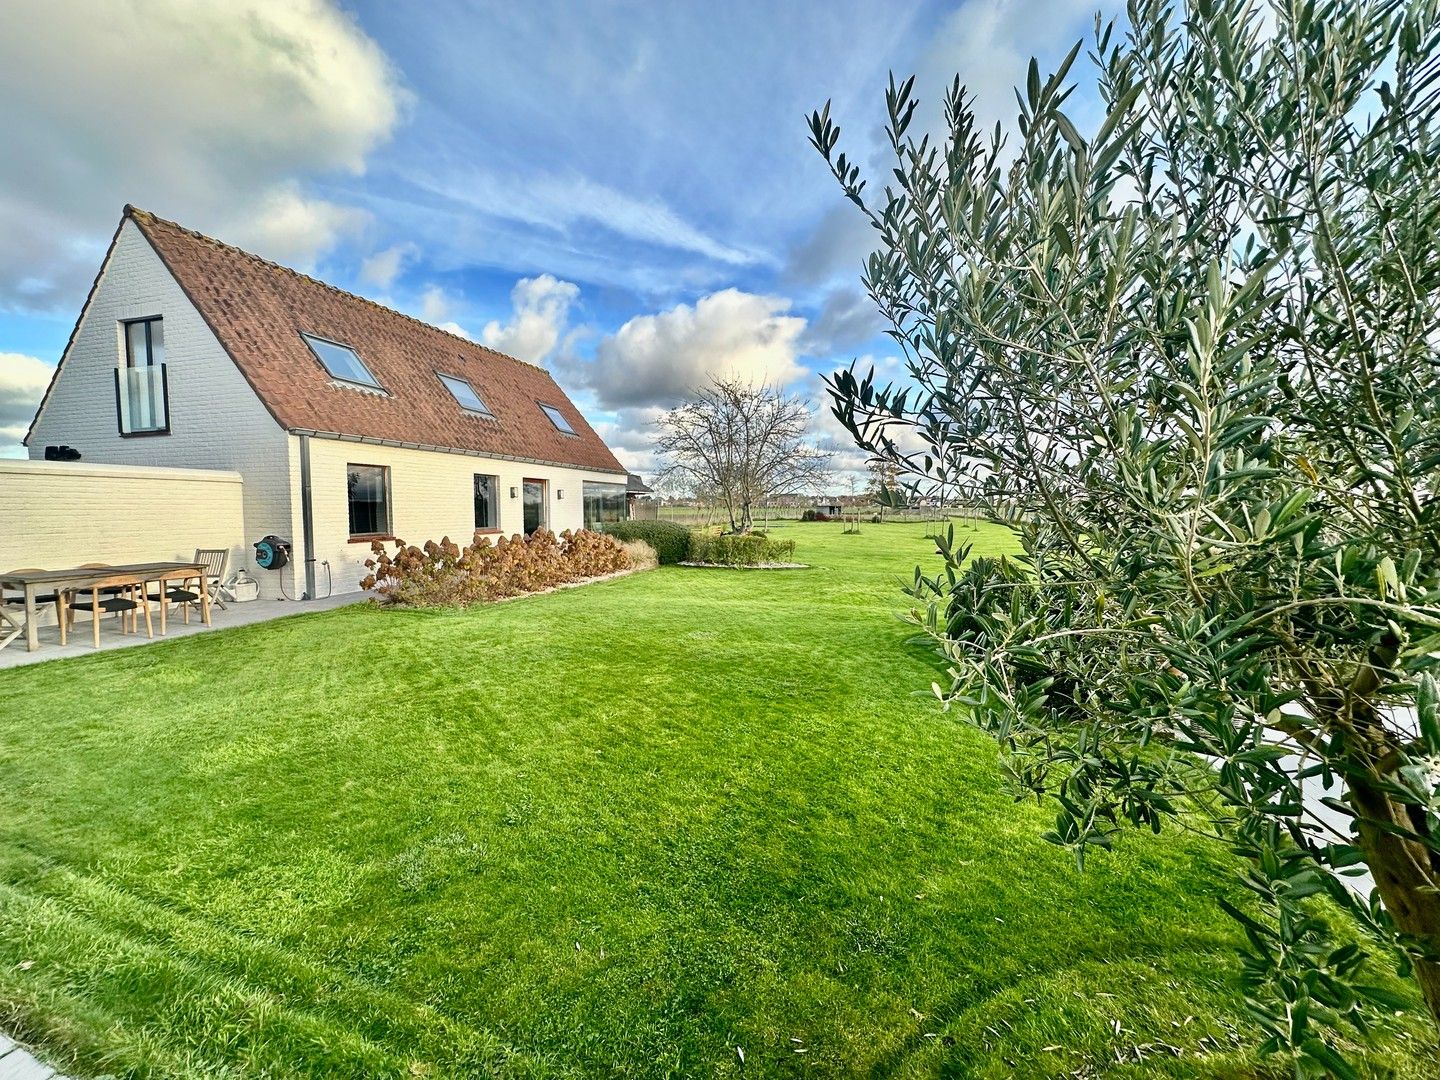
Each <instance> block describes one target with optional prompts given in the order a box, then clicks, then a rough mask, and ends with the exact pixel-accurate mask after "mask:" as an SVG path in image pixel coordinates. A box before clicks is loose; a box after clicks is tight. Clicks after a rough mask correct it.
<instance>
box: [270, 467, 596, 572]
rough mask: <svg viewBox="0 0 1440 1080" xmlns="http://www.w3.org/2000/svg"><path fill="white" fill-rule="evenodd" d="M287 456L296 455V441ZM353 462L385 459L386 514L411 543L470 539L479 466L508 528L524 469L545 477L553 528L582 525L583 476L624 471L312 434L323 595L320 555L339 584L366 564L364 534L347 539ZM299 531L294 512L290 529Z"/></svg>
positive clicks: (514, 525)
mask: <svg viewBox="0 0 1440 1080" xmlns="http://www.w3.org/2000/svg"><path fill="white" fill-rule="evenodd" d="M297 442H298V440H297ZM292 456H294V457H296V458H298V457H299V449H298V446H297V448H296V449H295V451H294V453H293V455H292ZM351 463H355V464H361V465H386V466H389V468H390V501H391V507H390V513H391V522H392V525H393V529H394V533H395V535H396V536H398V537H399V538H400V539H402V540H404V541H405V542H406V543H410V544H423V543H424V542H425V541H426V540H439V539H440V538H441V537H443V536H449V537H450V539H451V540H454V541H455V542H456V543H458V544H461V545H464V544H466V543H468V542H469V540H470V538H471V536H472V535H473V534H474V531H475V500H474V477H475V474H476V473H486V474H488V475H491V476H498V477H499V478H500V529H501V532H502V533H503V534H504V535H506V536H510V535H513V534H514V533H518V532H521V531H522V530H523V528H524V520H523V506H522V500H521V498H520V497H519V489H520V485H521V482H522V481H523V480H524V479H525V478H526V477H530V478H534V479H540V480H546V481H548V483H549V488H548V500H547V501H548V511H549V519H550V520H549V527H550V528H551V529H552V530H554V531H555V532H557V533H558V532H562V531H564V530H565V529H579V528H582V527H583V525H584V504H583V502H582V501H581V494H582V485H583V482H584V481H585V480H591V481H600V482H602V483H610V484H614V483H623V482H624V478H623V477H618V476H616V475H614V474H613V473H596V472H588V471H584V470H580V469H565V468H559V467H557V466H553V465H528V464H522V463H520V462H514V461H500V460H495V459H491V458H479V457H471V456H469V455H467V454H444V453H436V452H435V451H429V450H405V449H400V448H397V447H386V446H373V445H366V444H363V443H355V442H345V441H340V440H336V439H317V438H312V439H311V440H310V484H311V505H312V507H313V508H314V521H315V559H316V566H317V574H316V586H317V589H318V591H319V593H320V595H322V596H323V595H324V594H325V571H324V569H323V568H322V567H320V566H319V564H320V562H323V561H325V560H328V561H329V563H330V569H331V572H332V575H333V577H334V582H335V591H336V592H345V591H349V590H354V589H358V588H359V583H360V580H361V579H362V578H363V577H364V576H365V574H366V573H368V571H366V569H365V567H364V565H363V564H364V562H365V560H366V559H367V558H369V557H370V544H369V542H368V541H366V542H363V543H351V542H350V539H349V536H350V516H349V503H348V501H347V494H346V483H345V475H346V470H347V467H348V466H349V465H350V464H351ZM297 483H298V481H297ZM512 487H513V488H516V489H517V497H516V498H514V499H512V498H510V489H511V488H512ZM560 491H563V492H564V497H563V498H557V497H556V493H557V492H560ZM299 534H300V525H299V522H298V520H297V522H296V525H295V533H294V535H296V536H299ZM295 554H296V558H297V559H299V558H302V557H303V553H302V552H300V551H299V550H297V551H296V553H295Z"/></svg>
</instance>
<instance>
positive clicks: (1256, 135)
mask: <svg viewBox="0 0 1440 1080" xmlns="http://www.w3.org/2000/svg"><path fill="white" fill-rule="evenodd" d="M1079 49H1080V45H1078V44H1077V46H1076V48H1075V49H1074V50H1072V51H1071V53H1070V54H1069V56H1067V57H1066V58H1065V60H1064V62H1063V63H1062V64H1061V65H1060V66H1059V68H1058V70H1057V72H1056V73H1055V74H1054V75H1052V76H1050V77H1049V78H1042V77H1041V75H1040V70H1039V67H1038V66H1037V64H1036V63H1035V62H1034V61H1031V63H1030V67H1029V73H1028V78H1027V80H1026V84H1025V86H1024V87H1023V89H1021V90H1020V91H1019V92H1018V97H1019V100H1020V114H1019V128H1018V138H1017V139H1016V140H1014V143H1013V145H1010V144H1008V143H1007V140H1006V139H1005V138H1004V137H1003V136H1002V132H1001V129H1000V128H999V127H997V128H996V129H995V130H994V131H993V132H985V131H982V130H980V128H979V127H978V125H977V121H976V117H975V114H974V111H973V109H972V102H971V99H970V97H969V96H968V95H967V94H966V92H965V91H964V90H963V88H962V87H961V86H960V85H959V82H958V80H957V81H956V82H955V84H954V85H953V86H952V87H951V89H950V91H949V93H948V95H947V99H946V102H945V124H946V131H945V133H944V135H943V137H940V138H935V137H932V136H930V135H923V136H917V135H914V134H912V133H911V131H910V129H911V125H912V121H913V120H914V118H915V115H916V114H915V110H916V100H915V98H914V97H913V95H912V82H913V80H912V81H907V82H904V83H903V84H901V85H899V86H897V85H895V83H894V82H893V81H892V83H891V87H890V90H889V92H888V94H887V106H888V109H889V138H890V147H891V150H892V152H893V156H894V164H895V166H896V168H895V170H894V172H893V174H890V175H891V176H893V184H892V185H891V186H889V187H887V188H886V189H885V191H884V193H883V194H882V195H881V196H880V197H879V198H878V199H874V198H872V197H871V195H870V193H867V191H866V185H865V183H864V181H863V179H862V177H861V170H860V168H859V166H857V165H855V164H854V163H853V162H852V161H851V160H849V159H848V158H847V157H846V156H845V155H844V154H843V153H838V152H837V145H838V140H839V135H840V132H839V128H838V127H836V125H835V124H834V123H833V122H832V120H831V119H830V115H829V106H828V105H827V106H826V107H825V109H824V110H823V111H822V112H818V113H816V114H814V115H813V116H812V117H811V118H810V131H811V139H812V142H813V143H814V145H815V146H816V148H817V149H818V151H819V152H820V153H821V154H822V155H823V156H824V157H825V159H826V160H827V161H828V162H829V163H830V166H831V169H832V171H833V173H834V175H835V176H836V178H837V179H838V181H839V183H840V186H841V188H842V189H843V191H844V194H845V195H846V196H847V197H848V198H849V199H850V200H851V201H852V202H854V203H855V204H856V205H857V206H858V207H860V209H861V210H862V212H863V213H865V214H866V215H867V216H868V217H869V220H870V222H871V223H872V225H873V226H874V229H875V238H876V247H877V250H876V252H875V253H874V254H873V255H872V256H871V257H870V258H869V260H868V263H867V267H866V271H865V283H866V286H867V288H868V290H869V292H870V294H871V296H872V297H873V298H874V300H875V301H876V303H877V304H878V305H879V307H880V309H881V311H882V312H883V313H884V315H885V316H886V317H887V318H888V320H889V322H890V324H891V333H892V335H893V336H894V338H895V340H896V341H897V342H899V343H900V345H901V346H902V347H903V348H904V349H905V352H906V358H907V366H908V372H909V379H908V380H907V381H906V383H905V384H904V385H902V386H883V387H882V386H879V385H877V384H876V382H875V381H874V375H873V372H871V373H869V374H863V373H859V372H857V371H855V370H854V369H853V367H852V369H851V370H847V371H841V372H838V373H836V375H835V376H834V377H833V378H832V379H831V381H830V386H831V393H832V397H833V402H834V411H835V415H836V416H837V417H838V418H839V419H840V421H841V422H842V423H843V424H844V425H845V426H846V427H847V428H848V429H850V431H851V432H852V433H853V434H854V436H855V438H856V440H857V443H858V444H859V445H860V446H861V447H862V448H863V449H865V450H867V451H868V452H870V453H872V454H874V455H876V456H879V457H881V458H885V459H888V460H890V461H892V462H895V463H896V464H897V465H900V466H901V467H903V469H904V471H905V472H906V474H908V475H914V476H917V477H920V478H923V481H924V484H928V485H931V486H932V489H933V487H938V486H939V485H948V487H949V489H950V490H952V491H953V490H956V489H957V485H959V487H960V488H961V489H963V490H966V491H967V492H968V491H974V492H977V493H978V494H979V495H980V497H981V498H982V500H983V502H984V505H985V506H986V507H987V509H988V511H989V513H990V515H991V516H992V517H994V518H996V519H998V520H1004V521H1007V522H1011V523H1015V524H1016V525H1017V529H1018V532H1019V535H1020V540H1021V542H1022V544H1023V550H1024V555H1023V557H1021V558H1020V559H1018V560H1016V561H1015V562H1013V563H1009V562H1005V561H999V562H997V561H993V560H975V561H974V562H973V563H970V564H969V565H966V559H965V556H966V553H967V552H966V549H965V548H964V547H963V546H957V545H956V544H955V543H954V540H953V533H951V534H949V535H948V536H946V537H942V538H941V542H940V545H939V546H940V553H941V554H942V555H943V556H944V559H945V568H944V572H943V573H941V574H939V575H936V576H927V575H925V574H923V573H922V572H921V571H919V570H917V571H916V576H915V579H914V584H913V595H914V597H915V598H916V601H917V603H916V605H915V608H914V612H915V617H916V618H917V619H919V620H920V621H921V622H922V623H923V625H924V627H925V629H926V630H927V632H928V633H929V634H931V635H932V636H933V637H934V638H935V639H936V641H937V643H938V645H939V647H940V648H941V649H942V650H943V651H944V653H945V655H946V657H947V658H948V660H949V663H950V667H951V675H952V678H951V679H950V682H949V685H948V686H943V687H939V686H937V688H936V689H937V692H938V693H939V694H941V696H942V697H944V698H945V699H947V700H948V701H949V702H952V703H954V704H955V705H957V706H959V707H960V708H961V712H962V713H963V715H965V716H966V717H967V718H969V719H970V720H971V721H972V722H973V723H974V724H976V725H978V726H979V727H981V728H983V729H985V730H986V731H989V732H990V733H992V734H993V735H994V736H995V737H996V738H997V739H998V740H1000V742H1001V744H1002V746H1003V747H1004V750H1005V755H1006V756H1005V761H1006V765H1007V768H1008V771H1009V776H1010V779H1011V780H1012V782H1013V783H1014V785H1015V787H1016V789H1017V791H1018V792H1020V793H1032V794H1034V795H1035V796H1037V797H1045V796H1053V797H1054V804H1055V805H1056V806H1057V820H1056V825H1055V829H1054V831H1053V832H1052V833H1051V834H1050V838H1051V839H1053V840H1054V841H1056V842H1057V843H1061V844H1064V845H1066V846H1068V847H1070V848H1072V849H1073V850H1074V852H1075V853H1076V855H1077V857H1079V858H1081V859H1083V857H1084V855H1085V853H1086V852H1087V851H1089V850H1090V849H1091V848H1094V847H1097V846H1098V847H1105V846H1108V845H1109V844H1110V842H1111V838H1112V836H1113V835H1114V833H1115V832H1116V831H1117V830H1118V829H1119V828H1121V827H1122V826H1124V825H1126V824H1129V825H1135V826H1143V827H1146V828H1150V829H1156V830H1158V829H1160V828H1161V827H1162V826H1163V825H1164V824H1165V823H1166V822H1181V823H1183V824H1184V825H1186V826H1187V827H1196V828H1203V829H1205V830H1206V831H1208V832H1211V833H1213V834H1214V835H1216V836H1218V837H1220V838H1221V839H1222V840H1224V841H1225V842H1226V843H1228V844H1229V845H1230V846H1231V847H1232V848H1233V849H1234V850H1236V851H1237V852H1239V853H1241V854H1243V855H1244V856H1246V858H1247V860H1248V862H1247V863H1246V866H1247V867H1248V869H1247V870H1246V871H1245V873H1244V876H1243V880H1244V885H1245V886H1246V888H1247V889H1248V890H1249V891H1250V894H1251V896H1252V900H1253V903H1251V904H1249V905H1246V906H1245V907H1244V910H1241V909H1240V908H1238V907H1237V908H1235V909H1234V910H1233V913H1234V914H1235V916H1236V917H1237V918H1238V919H1240V920H1241V922H1242V923H1243V925H1244V928H1245V933H1246V935H1247V937H1248V939H1249V941H1250V945H1251V953H1250V955H1248V956H1247V958H1246V960H1245V964H1244V978H1245V983H1246V987H1247V991H1248V997H1249V999H1250V1001H1251V1008H1252V1012H1253V1015H1254V1016H1255V1018H1256V1019H1257V1021H1258V1022H1259V1024H1260V1025H1261V1027H1262V1029H1263V1031H1264V1034H1265V1040H1266V1041H1265V1043H1264V1046H1265V1048H1266V1049H1269V1050H1277V1051H1278V1050H1285V1051H1288V1052H1290V1053H1292V1054H1293V1056H1294V1060H1295V1062H1296V1068H1297V1069H1298V1070H1300V1071H1301V1072H1308V1073H1311V1074H1320V1073H1327V1074H1328V1073H1330V1072H1334V1073H1342V1074H1343V1073H1345V1072H1347V1071H1348V1066H1347V1065H1346V1063H1345V1062H1344V1061H1343V1060H1342V1059H1341V1057H1340V1056H1339V1054H1338V1053H1337V1050H1336V1046H1337V1038H1338V1033H1339V1031H1340V1029H1341V1028H1342V1027H1343V1026H1346V1025H1349V1026H1351V1027H1354V1028H1359V1029H1362V1030H1363V1029H1364V1027H1365V1025H1366V1024H1367V1023H1368V1022H1369V1020H1370V1019H1371V1018H1373V1016H1374V1015H1375V1014H1376V1012H1377V1011H1383V1010H1388V1009H1391V1008H1394V1007H1396V1005H1397V1004H1398V1003H1397V1000H1396V999H1395V997H1394V995H1392V994H1391V993H1389V992H1387V991H1385V990H1384V989H1382V988H1380V987H1379V986H1376V985H1374V984H1373V982H1371V981H1370V975H1369V971H1370V967H1371V965H1370V964H1369V963H1368V962H1367V961H1366V960H1365V958H1364V957H1363V956H1362V954H1361V950H1360V949H1359V948H1357V947H1356V946H1355V945H1354V944H1350V943H1346V941H1345V939H1344V935H1343V934H1341V935H1336V936H1332V934H1331V932H1330V928H1329V926H1328V924H1327V921H1326V919H1325V917H1324V916H1323V914H1322V913H1321V912H1320V910H1319V909H1317V908H1316V907H1315V906H1314V904H1313V903H1312V902H1311V901H1310V900H1309V898H1311V897H1313V896H1315V895H1317V894H1324V895H1327V896H1328V897H1330V898H1331V900H1333V901H1334V902H1335V903H1336V904H1337V905H1339V906H1340V907H1342V908H1344V909H1346V910H1348V911H1349V912H1351V913H1352V914H1353V915H1354V916H1355V917H1356V918H1357V919H1358V920H1359V921H1360V923H1361V924H1362V925H1363V926H1364V927H1366V928H1367V929H1368V930H1369V931H1370V932H1371V934H1372V935H1373V936H1374V937H1375V938H1376V939H1379V940H1382V941H1384V942H1387V943H1389V944H1391V945H1393V946H1394V948H1395V952H1396V955H1397V956H1398V957H1399V960H1400V963H1401V971H1402V974H1407V975H1410V976H1412V977H1413V980H1414V983H1415V985H1416V986H1417V988H1418V989H1419V991H1420V994H1421V996H1422V997H1423V999H1424V1001H1425V1003H1426V1005H1427V1006H1428V1008H1429V1011H1430V1013H1431V1015H1432V1016H1433V1017H1437V1018H1440V692H1437V683H1436V679H1435V673H1436V668H1437V666H1440V501H1437V494H1440V350H1437V343H1440V128H1437V121H1436V113H1437V102H1440V95H1437V87H1440V16H1437V4H1436V2H1435V0H1416V2H1413V3H1399V2H1393V0H1392V2H1384V0H1362V2H1354V3H1339V2H1329V3H1326V2H1320V3H1298V2H1297V3H1289V2H1277V3H1276V4H1274V5H1273V6H1272V7H1271V8H1269V9H1268V10H1266V11H1262V10H1261V9H1260V7H1259V6H1258V5H1257V4H1255V3H1253V2H1250V0H1190V2H1188V3H1184V4H1181V5H1175V4H1171V3H1169V0H1132V2H1131V3H1130V5H1129V8H1128V13H1127V17H1126V19H1125V20H1124V23H1123V24H1122V25H1121V26H1119V27H1116V26H1114V25H1104V24H1102V23H1100V22H1099V21H1098V20H1097V24H1096V32H1095V40H1094V42H1093V47H1092V50H1091V52H1090V58H1091V62H1092V63H1093V65H1094V67H1095V71H1096V80H1095V87H1096V90H1097V92H1098V97H1099V100H1100V101H1101V102H1102V103H1103V106H1104V108H1103V116H1102V117H1101V119H1100V121H1099V123H1098V124H1097V126H1096V129H1095V130H1094V131H1093V133H1091V134H1090V136H1089V137H1088V138H1087V137H1086V136H1085V135H1084V134H1082V133H1081V132H1080V131H1079V130H1078V129H1077V127H1076V125H1075V124H1074V123H1073V122H1072V121H1071V120H1070V119H1069V118H1068V117H1067V115H1066V113H1065V111H1064V109H1065V105H1066V101H1067V99H1068V98H1069V97H1070V94H1071V90H1072V89H1073V87H1072V86H1071V85H1070V84H1069V83H1068V82H1067V80H1068V78H1069V73H1070V70H1071V67H1072V65H1073V62H1074V60H1075V58H1076V56H1077V54H1078V51H1079ZM887 182H888V181H887ZM902 432H903V433H905V434H907V435H910V436H912V437H916V438H918V439H919V441H920V442H921V443H922V444H923V448H922V449H921V450H920V451H918V452H911V453H907V452H905V451H904V450H903V449H902V446H901V444H900V438H899V437H900V434H901V433H902ZM912 445H913V444H912ZM916 483H917V486H920V485H921V482H920V481H917V482H916ZM1297 759H1298V764H1297ZM1305 780H1310V781H1312V782H1314V783H1316V784H1317V785H1318V784H1320V783H1324V784H1330V783H1332V782H1338V783H1340V784H1343V794H1342V795H1341V796H1340V797H1338V798H1334V799H1327V800H1326V802H1327V803H1328V804H1329V805H1330V807H1331V809H1332V810H1334V811H1336V812H1338V813H1339V814H1341V815H1343V818H1342V819H1341V820H1342V821H1344V822H1345V823H1346V824H1345V825H1343V826H1342V827H1341V828H1339V829H1336V828H1335V827H1333V825H1332V824H1330V823H1327V821H1326V820H1324V819H1323V818H1322V817H1321V816H1320V815H1318V814H1317V813H1316V810H1317V807H1316V805H1315V804H1314V803H1313V801H1309V800H1307V798H1306V796H1305V793H1304V792H1303V791H1302V782H1303V781H1305ZM1337 790H1338V789H1337ZM1332 820H1333V816H1332ZM1366 868H1368V870H1369V872H1370V874H1371V875H1373V878H1374V882H1375V886H1376V888H1375V892H1374V894H1373V895H1372V896H1371V897H1370V898H1365V897H1362V896H1360V895H1358V894H1357V893H1356V892H1355V891H1354V890H1352V888H1350V887H1349V884H1348V882H1347V877H1349V879H1350V880H1353V875H1355V874H1356V873H1358V872H1360V871H1362V870H1364V869H1366Z"/></svg>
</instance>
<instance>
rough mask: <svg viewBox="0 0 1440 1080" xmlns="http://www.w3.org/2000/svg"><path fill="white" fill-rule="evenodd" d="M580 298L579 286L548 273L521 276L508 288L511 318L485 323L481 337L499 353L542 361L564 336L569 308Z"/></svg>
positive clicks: (568, 318) (552, 351)
mask: <svg viewBox="0 0 1440 1080" xmlns="http://www.w3.org/2000/svg"><path fill="white" fill-rule="evenodd" d="M579 297H580V287H579V286H578V285H574V284H572V283H571V282H568V281H561V280H559V279H558V278H555V277H553V276H551V275H550V274H541V275H540V276H539V277H533V278H521V279H520V280H519V281H517V282H516V283H515V288H513V289H512V290H510V302H511V303H512V304H513V305H514V312H513V314H512V315H511V317H510V321H509V322H507V323H501V322H499V321H498V320H492V321H491V322H488V323H486V324H485V329H484V330H483V331H481V333H480V340H481V341H482V342H484V343H485V344H486V345H488V346H490V348H492V349H495V350H497V351H498V352H502V353H506V354H507V355H510V356H516V357H519V358H520V359H521V360H528V361H530V362H531V363H532V364H539V363H543V362H544V361H545V360H546V359H547V358H549V357H550V356H551V355H552V354H553V353H554V352H555V347H556V346H557V345H559V344H560V342H561V338H562V337H563V336H564V335H565V330H566V327H567V326H568V324H569V321H570V308H571V306H572V305H573V304H574V303H575V301H576V300H578V299H579Z"/></svg>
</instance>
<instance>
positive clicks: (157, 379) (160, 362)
mask: <svg viewBox="0 0 1440 1080" xmlns="http://www.w3.org/2000/svg"><path fill="white" fill-rule="evenodd" d="M121 329H122V331H123V332H124V335H125V358H124V363H123V364H122V365H121V366H120V367H118V368H116V370H115V410H116V412H117V414H118V419H119V424H120V434H121V435H164V434H166V433H167V432H168V431H169V430H170V398H169V394H168V393H167V387H166V382H165V330H164V323H163V322H162V320H161V319H159V318H158V317H156V318H153V319H134V320H131V321H129V322H125V323H122V324H121Z"/></svg>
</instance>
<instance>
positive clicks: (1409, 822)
mask: <svg viewBox="0 0 1440 1080" xmlns="http://www.w3.org/2000/svg"><path fill="white" fill-rule="evenodd" d="M1349 798H1350V804H1351V805H1352V806H1353V807H1354V808H1355V811H1356V813H1357V814H1358V815H1359V818H1358V821H1359V832H1360V840H1359V846H1360V849H1361V850H1362V851H1364V853H1365V862H1366V863H1367V864H1368V866H1369V867H1370V873H1371V875H1372V876H1373V877H1374V878H1375V887H1376V888H1377V889H1378V890H1379V892H1380V899H1381V900H1383V901H1384V903H1385V910H1386V911H1388V912H1389V913H1390V918H1391V919H1393V920H1394V922H1395V925H1396V927H1398V928H1399V929H1400V930H1401V931H1403V932H1404V933H1406V934H1409V935H1411V936H1413V937H1415V938H1416V939H1418V942H1419V944H1420V945H1421V946H1422V947H1426V946H1428V948H1427V949H1426V951H1427V953H1428V957H1425V956H1421V957H1416V958H1415V961H1414V963H1415V981H1416V982H1417V983H1418V984H1419V986H1420V993H1421V994H1422V995H1423V996H1424V998H1425V1005H1426V1007H1427V1008H1428V1009H1429V1010H1430V1017H1431V1019H1432V1020H1434V1021H1435V1025H1436V1027H1437V1028H1440V888H1437V887H1436V883H1437V881H1440V866H1437V865H1436V861H1435V859H1434V857H1433V855H1432V853H1431V852H1430V851H1429V850H1428V849H1427V848H1426V847H1425V846H1424V845H1423V844H1420V843H1417V842H1416V841H1414V840H1410V839H1407V838H1406V837H1405V836H1401V835H1396V834H1395V833H1394V832H1391V831H1389V830H1388V829H1386V828H1384V827H1383V826H1384V825H1391V826H1394V827H1395V828H1398V829H1404V830H1407V831H1410V832H1414V831H1415V830H1416V822H1415V821H1414V820H1413V818H1412V817H1411V815H1410V811H1409V808H1408V807H1406V806H1405V805H1404V804H1403V803H1399V802H1396V801H1395V800H1394V799H1392V798H1391V797H1390V796H1389V795H1387V794H1386V793H1385V792H1384V791H1383V790H1381V789H1380V788H1379V787H1377V786H1375V785H1373V784H1371V783H1368V782H1366V781H1365V780H1364V779H1352V780H1351V781H1350V782H1349ZM1420 828H1424V825H1423V824H1421V825H1420Z"/></svg>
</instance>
